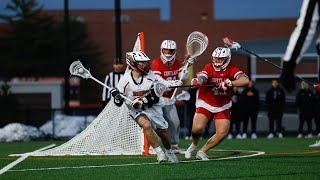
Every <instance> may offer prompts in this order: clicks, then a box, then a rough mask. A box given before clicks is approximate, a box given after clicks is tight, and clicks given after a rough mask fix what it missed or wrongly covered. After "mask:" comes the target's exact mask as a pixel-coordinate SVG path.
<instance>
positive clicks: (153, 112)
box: [117, 70, 168, 129]
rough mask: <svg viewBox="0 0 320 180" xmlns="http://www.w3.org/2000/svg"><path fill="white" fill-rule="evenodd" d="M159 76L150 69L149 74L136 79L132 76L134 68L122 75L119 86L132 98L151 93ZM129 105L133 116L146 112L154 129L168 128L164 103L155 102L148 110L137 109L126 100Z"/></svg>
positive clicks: (122, 91)
mask: <svg viewBox="0 0 320 180" xmlns="http://www.w3.org/2000/svg"><path fill="white" fill-rule="evenodd" d="M157 81H158V79H157V76H156V75H155V74H154V73H153V72H152V71H149V72H148V74H147V75H143V76H142V77H141V78H140V79H139V80H138V81H135V80H134V79H133V76H132V70H130V71H128V72H126V73H125V74H124V75H123V77H121V79H120V81H119V83H118V86H117V88H118V89H119V91H120V92H121V93H123V94H124V95H125V96H126V97H128V98H129V99H131V100H134V99H136V98H139V97H142V96H146V95H148V94H150V93H151V88H152V86H153V84H154V83H155V82H157ZM125 103H126V105H127V106H128V108H129V110H130V113H131V116H132V117H133V118H134V119H136V118H137V117H138V116H139V115H140V114H145V115H146V116H148V118H149V119H150V120H151V123H152V126H153V129H158V128H160V129H167V128H168V123H167V122H166V121H165V119H164V118H163V112H162V107H163V105H162V103H161V102H159V103H155V104H153V105H152V107H150V108H146V110H141V111H139V110H136V109H134V108H133V107H132V106H131V104H130V102H128V101H125Z"/></svg>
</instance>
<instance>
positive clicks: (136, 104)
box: [131, 97, 148, 111]
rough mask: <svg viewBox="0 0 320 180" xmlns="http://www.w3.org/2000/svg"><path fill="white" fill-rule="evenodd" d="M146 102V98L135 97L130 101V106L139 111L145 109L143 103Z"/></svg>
mask: <svg viewBox="0 0 320 180" xmlns="http://www.w3.org/2000/svg"><path fill="white" fill-rule="evenodd" d="M147 103H148V100H147V98H145V97H143V98H140V97H139V98H136V99H134V100H133V101H132V103H131V106H132V107H133V108H134V109H136V110H139V111H142V110H145V107H144V106H145V104H147Z"/></svg>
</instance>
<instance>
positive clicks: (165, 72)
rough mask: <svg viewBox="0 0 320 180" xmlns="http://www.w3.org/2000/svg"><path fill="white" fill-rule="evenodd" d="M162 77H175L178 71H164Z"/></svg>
mask: <svg viewBox="0 0 320 180" xmlns="http://www.w3.org/2000/svg"><path fill="white" fill-rule="evenodd" d="M163 74H164V76H175V75H177V74H179V70H175V71H164V73H163Z"/></svg>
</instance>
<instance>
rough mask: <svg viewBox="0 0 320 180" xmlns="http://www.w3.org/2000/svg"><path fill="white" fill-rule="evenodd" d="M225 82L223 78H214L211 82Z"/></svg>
mask: <svg viewBox="0 0 320 180" xmlns="http://www.w3.org/2000/svg"><path fill="white" fill-rule="evenodd" d="M222 81H223V78H212V79H211V80H210V82H213V83H221V82H222Z"/></svg>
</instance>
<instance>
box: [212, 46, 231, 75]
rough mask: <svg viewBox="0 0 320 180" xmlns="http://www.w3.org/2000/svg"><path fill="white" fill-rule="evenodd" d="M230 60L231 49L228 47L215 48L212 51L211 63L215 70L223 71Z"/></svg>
mask: <svg viewBox="0 0 320 180" xmlns="http://www.w3.org/2000/svg"><path fill="white" fill-rule="evenodd" d="M230 60H231V51H230V49H229V48H222V47H218V48H216V49H215V50H214V51H213V53H212V64H213V67H214V69H215V70H216V71H224V70H225V69H226V68H227V66H228V65H229V63H230Z"/></svg>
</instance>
